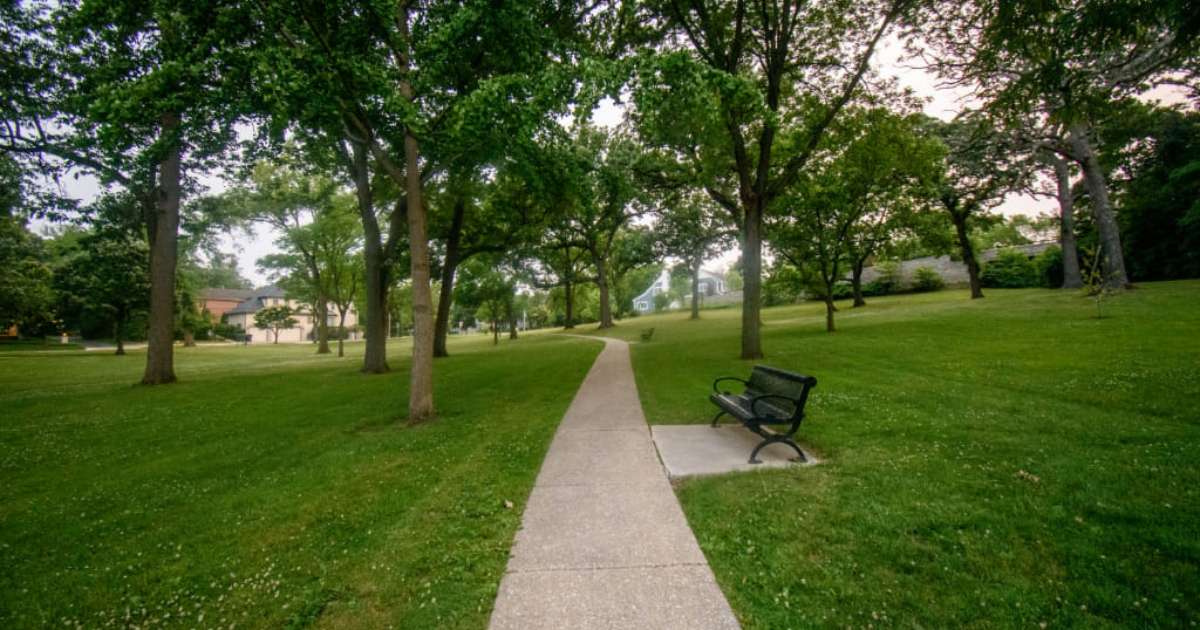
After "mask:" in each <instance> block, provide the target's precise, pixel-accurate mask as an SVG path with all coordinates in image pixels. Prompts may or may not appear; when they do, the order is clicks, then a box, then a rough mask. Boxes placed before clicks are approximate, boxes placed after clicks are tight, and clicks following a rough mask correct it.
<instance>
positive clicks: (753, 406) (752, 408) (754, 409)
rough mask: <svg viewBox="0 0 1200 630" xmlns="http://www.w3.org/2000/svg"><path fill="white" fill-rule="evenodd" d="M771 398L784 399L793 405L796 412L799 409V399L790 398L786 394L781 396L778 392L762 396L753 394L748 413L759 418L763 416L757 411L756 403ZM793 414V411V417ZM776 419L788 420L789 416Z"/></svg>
mask: <svg viewBox="0 0 1200 630" xmlns="http://www.w3.org/2000/svg"><path fill="white" fill-rule="evenodd" d="M772 398H774V399H776V400H785V401H787V402H789V403H792V405H794V406H795V407H796V411H797V412H799V411H800V401H799V400H796V399H795V398H791V397H788V396H781V395H779V394H763V395H762V396H755V397H754V398H753V399H751V400H750V413H752V414H754V415H756V416H758V417H760V418H761V417H763V415H762V414H761V413H759V412H758V403H760V402H762V401H764V400H771V399H772ZM795 415H796V414H795V413H793V414H792V416H793V417H795ZM777 419H778V420H790V419H791V418H777Z"/></svg>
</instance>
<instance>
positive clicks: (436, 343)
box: [433, 199, 466, 357]
mask: <svg viewBox="0 0 1200 630" xmlns="http://www.w3.org/2000/svg"><path fill="white" fill-rule="evenodd" d="M465 215H466V204H465V203H463V201H462V200H461V199H459V200H458V201H456V202H455V203H454V217H453V218H452V219H451V220H450V234H448V235H447V237H446V260H444V261H443V262H442V286H441V288H440V289H439V291H438V305H437V321H435V322H434V327H433V356H435V357H448V356H450V353H449V352H447V351H446V337H447V335H449V334H450V301H451V300H452V299H453V296H454V293H453V291H454V274H455V272H456V271H457V270H458V263H459V262H460V260H459V243H460V242H461V240H462V224H463V219H464V217H465Z"/></svg>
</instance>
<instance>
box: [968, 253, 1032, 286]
mask: <svg viewBox="0 0 1200 630" xmlns="http://www.w3.org/2000/svg"><path fill="white" fill-rule="evenodd" d="M979 279H980V280H981V281H982V282H983V286H985V287H992V288H1001V289H1021V288H1027V287H1039V286H1042V282H1041V277H1040V275H1039V274H1038V269H1037V267H1035V266H1034V264H1033V261H1032V260H1030V259H1028V258H1026V257H1025V254H1023V253H1021V252H1015V251H1011V252H1004V253H1002V254H1000V255H999V256H997V257H996V258H995V259H993V260H992V261H991V262H989V263H987V264H986V265H985V266H984V267H983V273H982V274H980V277H979Z"/></svg>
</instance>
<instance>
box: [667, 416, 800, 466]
mask: <svg viewBox="0 0 1200 630" xmlns="http://www.w3.org/2000/svg"><path fill="white" fill-rule="evenodd" d="M650 434H651V435H652V436H653V438H654V446H655V447H656V448H657V449H658V456H659V458H661V459H662V463H663V466H664V467H666V469H667V476H669V477H670V478H671V479H678V478H680V477H692V476H695V475H719V474H722V473H728V472H737V471H745V470H762V469H764V468H781V467H783V466H790V465H798V466H805V465H811V464H814V463H816V461H817V460H816V458H815V457H814V456H813V454H812V453H811V452H809V451H808V449H804V447H803V446H801V449H803V450H804V456H805V457H806V458H807V459H808V462H807V463H801V462H798V461H797V462H793V461H792V458H794V457H796V451H794V450H792V448H791V447H789V446H787V445H785V444H771V445H770V446H767V447H766V448H764V449H763V450H761V451H759V452H758V458H759V459H760V460H762V463H761V464H751V463H750V461H749V460H750V452H751V451H753V450H754V447H755V446H757V445H758V443H759V442H762V438H761V437H759V436H757V435H755V434H754V433H751V432H750V431H749V430H747V429H746V428H745V427H743V426H741V425H740V424H723V425H720V426H718V427H717V428H715V429H714V428H712V427H711V426H709V425H707V424H660V425H655V426H652V427H650Z"/></svg>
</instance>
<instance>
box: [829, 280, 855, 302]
mask: <svg viewBox="0 0 1200 630" xmlns="http://www.w3.org/2000/svg"><path fill="white" fill-rule="evenodd" d="M853 295H854V287H852V286H851V285H850V283H849V282H845V281H841V282H835V283H834V284H833V299H835V300H845V299H849V298H850V297H852V296H853Z"/></svg>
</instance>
